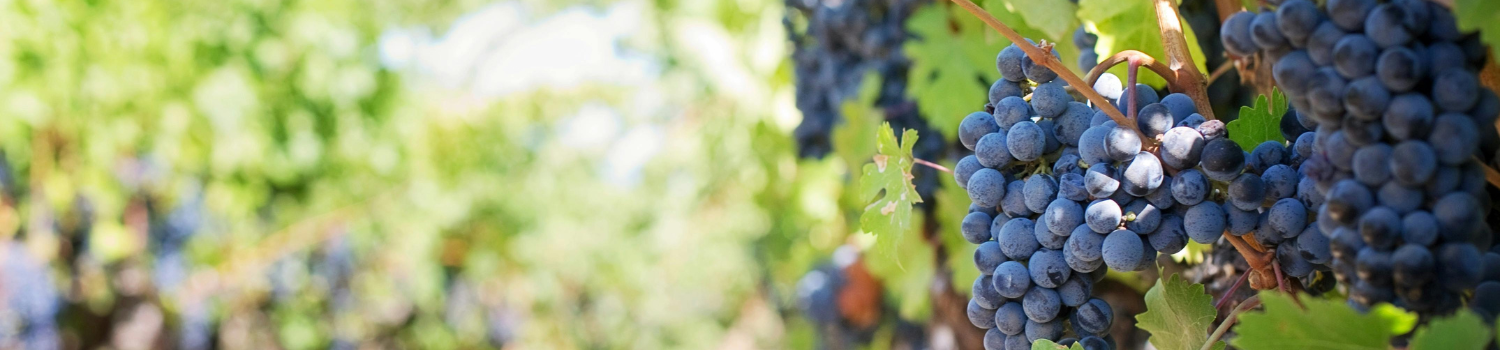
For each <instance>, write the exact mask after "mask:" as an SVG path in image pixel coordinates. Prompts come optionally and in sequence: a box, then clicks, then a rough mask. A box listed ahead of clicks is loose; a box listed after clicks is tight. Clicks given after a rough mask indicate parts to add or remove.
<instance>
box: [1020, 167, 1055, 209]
mask: <svg viewBox="0 0 1500 350" xmlns="http://www.w3.org/2000/svg"><path fill="white" fill-rule="evenodd" d="M1022 194H1024V196H1025V197H1024V198H1025V201H1026V209H1027V210H1030V211H1031V212H1033V213H1040V212H1044V211H1046V210H1047V206H1048V205H1050V204H1052V200H1053V199H1056V196H1057V179H1054V178H1052V175H1047V174H1035V175H1031V177H1028V178H1026V187H1024V188H1023V189H1022Z"/></svg>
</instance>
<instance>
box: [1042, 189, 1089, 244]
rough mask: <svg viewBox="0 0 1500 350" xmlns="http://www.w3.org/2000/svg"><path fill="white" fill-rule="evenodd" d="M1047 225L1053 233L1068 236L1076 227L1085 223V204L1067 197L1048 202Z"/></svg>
mask: <svg viewBox="0 0 1500 350" xmlns="http://www.w3.org/2000/svg"><path fill="white" fill-rule="evenodd" d="M1046 215H1047V220H1046V226H1047V229H1048V230H1049V231H1051V232H1052V234H1055V235H1058V236H1064V237H1066V236H1068V235H1069V234H1071V233H1072V232H1073V229H1074V228H1077V227H1078V225H1082V224H1083V206H1081V205H1078V202H1074V201H1071V200H1068V199H1066V198H1058V199H1054V200H1052V203H1050V204H1047V208H1046Z"/></svg>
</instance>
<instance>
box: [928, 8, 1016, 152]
mask: <svg viewBox="0 0 1500 350" xmlns="http://www.w3.org/2000/svg"><path fill="white" fill-rule="evenodd" d="M951 7H957V6H951ZM948 8H950V6H925V7H923V8H922V9H921V10H918V11H917V12H916V13H915V14H912V16H911V18H909V19H907V22H906V27H907V30H910V31H911V32H912V33H913V35H914V36H916V37H918V38H920V39H919V40H907V41H906V45H905V46H904V47H903V50H905V52H906V55H907V56H908V57H911V60H912V66H911V70H910V71H909V73H908V74H909V81H910V85H909V89H910V93H911V95H912V97H914V98H916V100H917V108H918V111H919V112H921V114H922V116H924V117H926V118H927V120H928V121H930V122H932V126H933V127H934V128H936V129H937V130H945V131H947V130H958V123H959V122H960V121H962V120H963V118H964V116H967V115H969V113H973V112H974V111H978V110H981V109H982V108H983V107H984V103H985V102H986V100H987V98H988V96H989V85H988V84H985V83H984V82H986V81H990V82H993V81H995V80H996V79H999V78H1000V73H999V72H998V71H996V70H995V67H994V65H995V64H994V60H995V58H994V57H995V55H996V54H999V52H1000V49H1001V48H1003V47H1005V46H1004V45H1005V44H1006V43H994V44H987V43H984V42H983V41H984V39H983V35H982V34H983V33H982V32H977V30H978V29H982V28H978V26H976V25H973V24H969V25H967V26H966V25H964V24H965V23H966V22H971V21H964V20H962V19H963V17H958V18H957V19H958V20H957V22H958V23H959V24H960V25H959V26H957V29H958V32H954V30H953V29H954V28H955V26H953V25H952V24H951V23H950V22H949V9H948ZM961 15H963V16H969V17H973V16H970V15H969V14H967V13H964V14H961ZM972 22H977V20H973V21H972ZM966 28H967V29H966ZM984 52H989V53H988V54H986V55H987V56H988V57H989V58H988V59H986V60H983V61H980V60H976V58H979V57H981V56H980V54H982V53H984Z"/></svg>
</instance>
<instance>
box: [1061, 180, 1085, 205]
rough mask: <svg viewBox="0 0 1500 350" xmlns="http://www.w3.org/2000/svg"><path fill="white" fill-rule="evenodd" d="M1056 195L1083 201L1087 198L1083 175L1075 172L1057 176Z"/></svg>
mask: <svg viewBox="0 0 1500 350" xmlns="http://www.w3.org/2000/svg"><path fill="white" fill-rule="evenodd" d="M1057 196H1058V198H1061V199H1067V200H1070V201H1075V202H1083V201H1087V200H1088V199H1089V191H1088V188H1087V187H1085V184H1084V179H1083V175H1079V174H1075V173H1063V174H1062V176H1061V177H1058V178H1057Z"/></svg>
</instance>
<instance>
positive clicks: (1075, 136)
mask: <svg viewBox="0 0 1500 350" xmlns="http://www.w3.org/2000/svg"><path fill="white" fill-rule="evenodd" d="M1093 115H1094V112H1093V110H1092V109H1089V106H1088V105H1086V104H1083V103H1082V102H1076V101H1075V102H1068V108H1067V110H1065V111H1063V113H1062V114H1061V115H1058V116H1057V118H1054V122H1055V123H1054V124H1053V129H1052V133H1053V134H1055V135H1057V139H1058V141H1061V142H1062V143H1063V144H1064V145H1068V146H1074V147H1077V146H1078V145H1079V141H1080V138H1081V137H1082V136H1083V132H1084V130H1088V128H1089V118H1091V117H1093Z"/></svg>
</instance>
